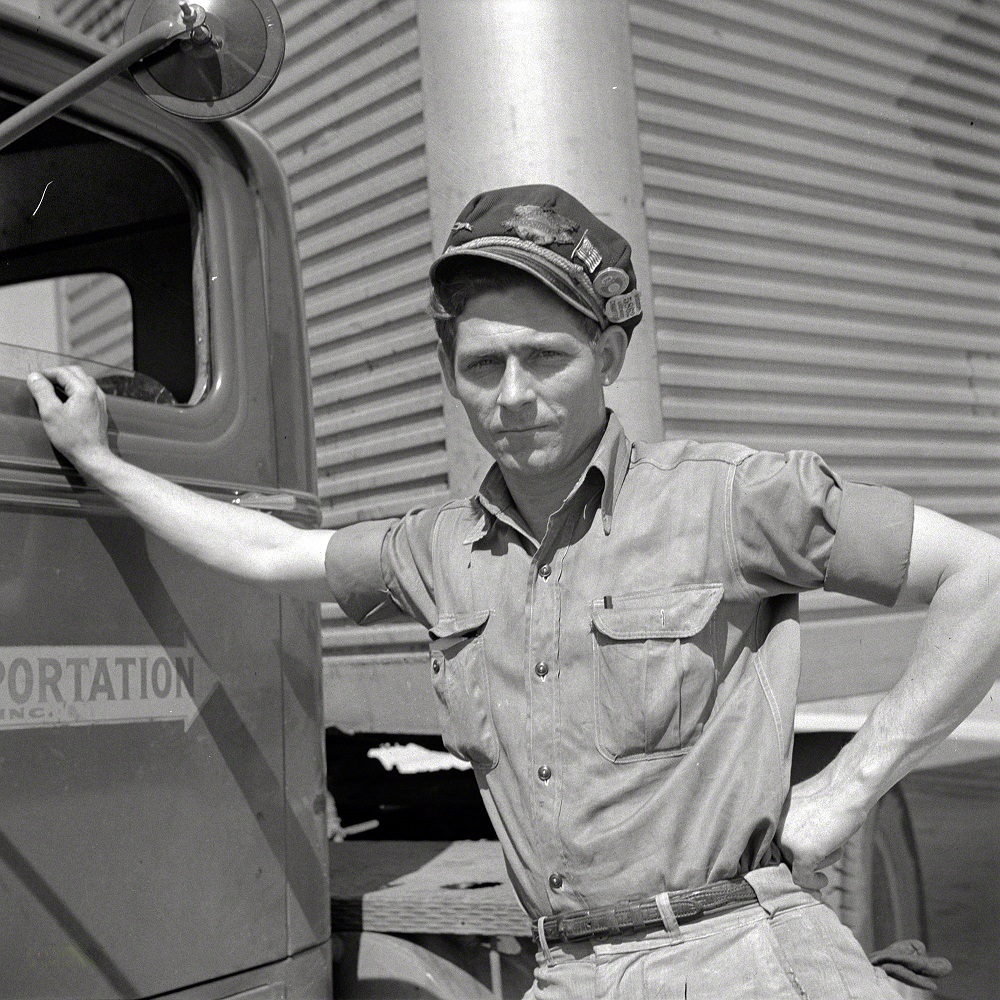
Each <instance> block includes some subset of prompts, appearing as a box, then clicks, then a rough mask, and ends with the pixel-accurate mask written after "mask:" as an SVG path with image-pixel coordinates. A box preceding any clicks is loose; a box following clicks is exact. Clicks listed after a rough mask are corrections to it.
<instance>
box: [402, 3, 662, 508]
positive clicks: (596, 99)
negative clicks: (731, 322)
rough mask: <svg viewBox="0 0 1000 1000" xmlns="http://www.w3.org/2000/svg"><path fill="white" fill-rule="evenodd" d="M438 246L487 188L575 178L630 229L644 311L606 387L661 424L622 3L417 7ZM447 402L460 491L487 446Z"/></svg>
mask: <svg viewBox="0 0 1000 1000" xmlns="http://www.w3.org/2000/svg"><path fill="white" fill-rule="evenodd" d="M417 17H418V26H419V30H420V53H421V62H422V66H421V76H422V79H421V89H422V92H423V95H424V122H425V127H426V136H427V158H428V181H429V185H430V199H431V225H432V229H433V237H434V245H435V249H439V248H440V247H441V246H442V245H443V243H444V240H445V237H446V235H447V233H448V230H449V228H450V227H451V224H452V222H454V219H455V216H456V215H457V214H458V212H459V211H460V210H461V208H462V206H463V205H464V204H465V203H466V202H467V201H468V200H469V198H471V197H472V196H473V195H474V194H476V193H477V192H479V191H482V190H486V189H488V188H492V187H501V186H505V185H509V184H531V183H553V184H558V185H559V186H561V187H564V188H565V189H566V190H567V191H569V192H570V193H571V194H573V195H575V196H576V197H577V198H579V199H580V200H581V201H582V202H583V203H584V204H585V205H587V207H588V208H590V209H591V210H592V211H594V212H595V213H596V214H597V215H599V216H601V217H602V218H603V219H605V220H606V221H607V222H608V223H609V224H610V225H612V226H614V227H615V228H616V229H618V230H619V231H620V232H621V233H622V234H623V235H625V236H626V237H627V238H628V239H629V242H630V243H631V244H632V249H633V262H634V265H635V269H636V276H637V278H638V283H639V289H640V293H641V294H642V296H643V308H644V313H645V318H644V319H643V321H642V323H640V324H639V327H638V328H637V330H636V332H635V334H634V336H633V338H632V343H631V345H630V347H629V352H628V359H627V361H626V366H625V371H624V372H623V373H622V376H621V378H620V379H619V381H618V383H616V384H615V385H614V386H612V387H611V388H610V390H609V392H608V400H609V403H610V405H611V406H612V407H613V408H614V409H615V410H616V412H617V413H618V414H619V416H620V417H621V418H622V422H623V423H624V424H625V427H626V429H627V430H628V431H629V433H630V434H631V435H632V436H634V437H638V438H643V439H646V440H660V439H661V438H662V436H663V424H662V418H661V412H660V386H659V377H658V371H657V364H656V347H655V333H654V328H653V319H652V315H653V287H652V277H651V274H650V268H649V250H648V245H647V240H646V220H645V214H644V211H643V203H642V172H641V165H640V162H639V126H638V120H637V116H636V100H635V83H634V74H633V65H632V46H631V37H630V29H629V17H628V5H627V3H626V2H625V0H573V2H572V3H567V2H566V0H491V2H490V3H469V2H468V0H434V3H421V4H418V5H417ZM451 404H452V401H451V400H450V399H449V408H448V409H447V410H446V422H447V423H446V426H447V433H448V451H449V460H450V464H451V466H452V470H453V478H452V483H451V488H452V491H453V492H454V493H456V494H459V495H462V494H467V493H468V492H470V489H474V487H475V486H476V485H477V484H478V477H479V474H480V472H481V470H482V469H484V468H485V462H484V455H485V453H484V452H483V451H482V450H481V449H480V448H479V445H478V444H477V443H476V442H475V441H474V440H473V439H472V435H471V432H469V431H468V430H467V429H466V428H465V421H464V415H462V414H461V412H460V410H459V409H457V404H455V405H454V406H452V405H451Z"/></svg>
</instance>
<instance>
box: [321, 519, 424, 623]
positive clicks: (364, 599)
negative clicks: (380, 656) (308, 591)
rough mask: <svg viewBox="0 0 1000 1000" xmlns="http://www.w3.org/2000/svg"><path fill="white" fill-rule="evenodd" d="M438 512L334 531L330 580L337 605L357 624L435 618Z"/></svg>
mask: <svg viewBox="0 0 1000 1000" xmlns="http://www.w3.org/2000/svg"><path fill="white" fill-rule="evenodd" d="M437 516H438V512H437V511H436V510H433V509H432V510H415V511H411V512H410V513H408V514H406V515H405V516H404V517H401V518H399V517H397V518H389V519H387V520H382V521H363V522H361V523H359V524H352V525H350V526H349V527H346V528H341V529H340V530H339V531H336V532H334V534H333V537H332V538H331V539H330V541H329V544H328V545H327V549H326V577H327V580H328V582H329V584H330V589H331V590H332V591H333V595H334V597H335V598H336V601H337V603H338V604H339V605H340V607H341V608H342V609H343V611H344V613H345V614H346V615H347V616H348V617H349V618H350V619H351V620H352V621H354V622H355V623H356V624H358V625H371V624H373V623H375V622H381V621H386V620H388V619H391V618H412V619H415V620H416V621H418V622H420V623H422V624H424V625H427V624H429V623H430V622H431V621H432V620H433V619H434V617H435V612H434V606H435V605H434V585H433V578H434V571H433V563H432V559H431V535H432V533H433V529H434V522H435V519H436V518H437Z"/></svg>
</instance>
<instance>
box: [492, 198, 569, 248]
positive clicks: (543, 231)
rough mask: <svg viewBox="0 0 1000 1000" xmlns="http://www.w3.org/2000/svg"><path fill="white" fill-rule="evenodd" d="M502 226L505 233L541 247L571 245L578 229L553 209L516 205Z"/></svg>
mask: <svg viewBox="0 0 1000 1000" xmlns="http://www.w3.org/2000/svg"><path fill="white" fill-rule="evenodd" d="M504 226H505V227H506V229H507V232H509V233H510V232H513V233H517V235H518V237H519V238H520V239H522V240H530V241H531V242H532V243H537V244H538V245H539V246H542V247H546V246H548V245H549V244H550V243H572V242H573V241H574V240H575V238H576V231H577V230H578V229H579V228H580V227H579V226H578V225H577V224H576V223H575V222H574V221H573V220H572V219H567V218H566V217H565V216H564V215H560V214H559V213H558V212H557V211H556V210H555V209H554V208H545V207H543V206H542V205H518V206H517V207H516V208H515V209H514V215H513V218H510V219H507V221H506V222H504Z"/></svg>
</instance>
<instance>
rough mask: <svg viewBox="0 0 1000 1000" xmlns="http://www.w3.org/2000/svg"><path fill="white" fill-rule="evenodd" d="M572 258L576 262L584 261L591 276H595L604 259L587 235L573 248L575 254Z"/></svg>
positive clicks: (572, 254)
mask: <svg viewBox="0 0 1000 1000" xmlns="http://www.w3.org/2000/svg"><path fill="white" fill-rule="evenodd" d="M570 256H571V257H573V258H574V259H575V260H579V261H582V262H583V266H584V267H585V268H586V269H587V272H588V273H589V274H593V273H594V271H596V270H597V269H598V268H599V267H600V266H601V260H602V259H603V258H602V257H601V251H600V250H598V249H597V247H595V246H594V244H593V243H592V242H591V241H590V237H589V236H588V235H587V234H586V233H584V234H583V236H581V237H580V242H579V243H577V245H576V246H575V247H573V252H572V253H571V254H570Z"/></svg>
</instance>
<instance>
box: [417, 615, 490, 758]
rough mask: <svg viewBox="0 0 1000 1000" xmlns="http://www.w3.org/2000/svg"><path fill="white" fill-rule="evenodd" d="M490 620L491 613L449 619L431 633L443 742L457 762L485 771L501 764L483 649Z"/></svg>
mask: <svg viewBox="0 0 1000 1000" xmlns="http://www.w3.org/2000/svg"><path fill="white" fill-rule="evenodd" d="M489 617H490V612H489V611H471V612H468V613H467V614H456V615H445V616H443V617H442V618H441V619H440V620H439V621H438V623H437V624H436V625H435V626H434V627H433V628H432V629H430V651H431V683H432V684H433V686H434V694H435V696H436V697H437V704H438V718H439V720H440V723H441V738H442V739H443V740H444V745H445V746H446V747H447V748H448V749H449V750H450V751H451V752H452V753H453V754H455V755H456V756H457V757H460V758H461V759H462V760H467V761H471V762H472V763H473V764H474V765H475V766H476V767H480V768H487V769H490V768H493V767H496V765H497V762H498V761H499V759H500V750H499V744H498V742H497V735H496V728H495V727H494V725H493V711H492V708H491V706H490V685H489V675H488V673H487V670H486V655H485V651H484V648H483V631H484V630H485V628H486V623H487V621H488V620H489Z"/></svg>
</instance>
